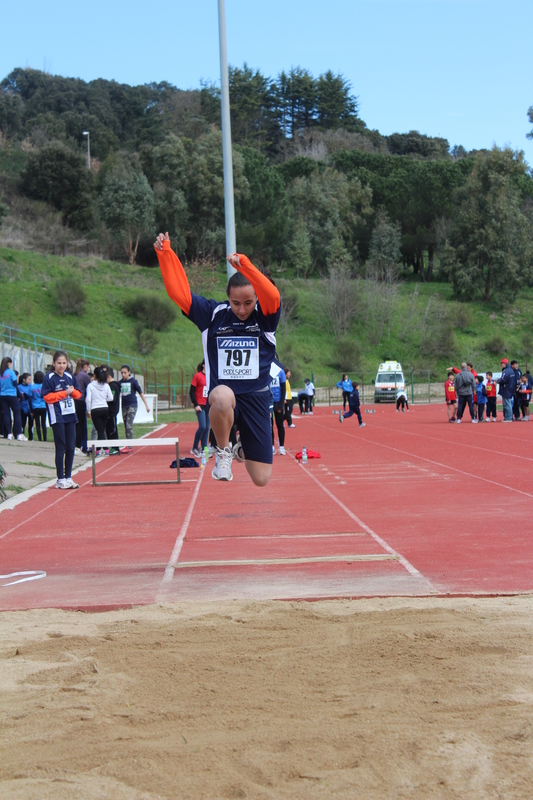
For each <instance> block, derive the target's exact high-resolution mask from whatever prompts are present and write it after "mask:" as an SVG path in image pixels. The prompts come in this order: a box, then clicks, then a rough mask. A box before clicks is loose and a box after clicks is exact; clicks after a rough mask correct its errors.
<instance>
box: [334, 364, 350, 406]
mask: <svg viewBox="0 0 533 800" xmlns="http://www.w3.org/2000/svg"><path fill="white" fill-rule="evenodd" d="M337 389H342V410H343V411H346V406H349V405H350V395H351V393H352V392H353V385H352V382H351V380H350V379H349V377H348V375H347V374H346V373H344V375H343V376H342V381H339V382H338V383H337Z"/></svg>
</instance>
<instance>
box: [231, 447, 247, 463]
mask: <svg viewBox="0 0 533 800" xmlns="http://www.w3.org/2000/svg"><path fill="white" fill-rule="evenodd" d="M233 458H234V459H235V461H238V462H239V464H242V463H243V462H244V461H246V459H245V457H244V452H243V449H242V444H241V443H240V442H237V444H236V445H234V447H233Z"/></svg>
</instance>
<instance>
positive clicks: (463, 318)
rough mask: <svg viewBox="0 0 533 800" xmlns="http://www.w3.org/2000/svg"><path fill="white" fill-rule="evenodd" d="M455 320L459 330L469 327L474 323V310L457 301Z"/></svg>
mask: <svg viewBox="0 0 533 800" xmlns="http://www.w3.org/2000/svg"><path fill="white" fill-rule="evenodd" d="M454 312H455V313H454V322H455V326H456V328H459V330H461V331H464V330H465V329H466V328H469V327H470V326H471V324H472V310H471V309H470V308H469V307H468V306H465V305H462V304H461V303H457V305H456V307H455V309H454Z"/></svg>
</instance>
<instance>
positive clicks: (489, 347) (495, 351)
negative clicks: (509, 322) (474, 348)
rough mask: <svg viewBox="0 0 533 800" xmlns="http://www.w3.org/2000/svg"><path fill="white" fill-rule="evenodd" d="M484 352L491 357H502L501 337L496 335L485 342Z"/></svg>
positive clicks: (503, 344) (502, 342)
mask: <svg viewBox="0 0 533 800" xmlns="http://www.w3.org/2000/svg"><path fill="white" fill-rule="evenodd" d="M485 350H486V351H487V353H490V354H491V356H499V355H503V353H504V352H505V342H504V340H503V337H502V336H500V334H499V333H497V334H496V335H495V336H493V337H492V339H489V340H488V342H485Z"/></svg>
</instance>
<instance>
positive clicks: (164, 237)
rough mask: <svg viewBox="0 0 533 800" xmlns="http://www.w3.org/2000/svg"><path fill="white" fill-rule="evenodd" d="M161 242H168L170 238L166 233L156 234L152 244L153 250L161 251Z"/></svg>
mask: <svg viewBox="0 0 533 800" xmlns="http://www.w3.org/2000/svg"><path fill="white" fill-rule="evenodd" d="M163 242H170V236H169V235H168V231H167V232H166V233H164V234H163V233H160V234H158V237H157V239H156V240H155V242H154V247H155V249H156V250H162V249H163Z"/></svg>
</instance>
